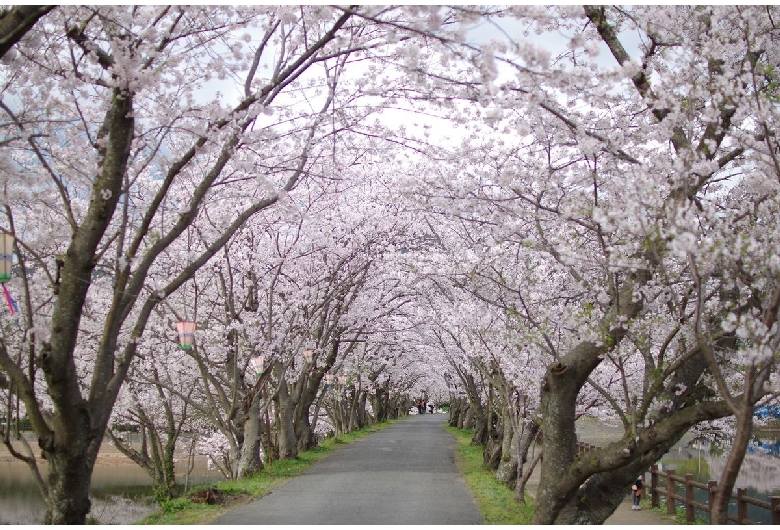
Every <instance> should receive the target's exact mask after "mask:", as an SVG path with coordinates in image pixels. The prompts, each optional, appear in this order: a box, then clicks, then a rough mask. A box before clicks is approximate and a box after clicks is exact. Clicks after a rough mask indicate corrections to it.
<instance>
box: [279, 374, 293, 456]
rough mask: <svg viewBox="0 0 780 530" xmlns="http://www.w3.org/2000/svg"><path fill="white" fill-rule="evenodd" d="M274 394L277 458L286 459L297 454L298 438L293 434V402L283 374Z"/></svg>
mask: <svg viewBox="0 0 780 530" xmlns="http://www.w3.org/2000/svg"><path fill="white" fill-rule="evenodd" d="M281 377H282V380H281V383H280V384H279V391H278V392H277V394H276V398H275V399H276V403H277V425H276V433H277V436H278V444H277V448H278V450H279V458H280V459H282V460H286V459H289V458H295V457H296V456H298V438H297V436H296V435H295V405H296V404H295V403H294V402H293V398H292V397H291V396H290V394H289V391H288V387H287V382H286V381H284V379H283V378H284V374H282V376H281Z"/></svg>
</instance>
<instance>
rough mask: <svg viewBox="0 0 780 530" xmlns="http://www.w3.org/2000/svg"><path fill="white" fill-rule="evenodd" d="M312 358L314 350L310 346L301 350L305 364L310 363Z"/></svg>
mask: <svg viewBox="0 0 780 530" xmlns="http://www.w3.org/2000/svg"><path fill="white" fill-rule="evenodd" d="M313 358H314V350H312V349H311V348H306V349H305V350H303V359H304V360H305V361H306V364H311V361H312V359H313Z"/></svg>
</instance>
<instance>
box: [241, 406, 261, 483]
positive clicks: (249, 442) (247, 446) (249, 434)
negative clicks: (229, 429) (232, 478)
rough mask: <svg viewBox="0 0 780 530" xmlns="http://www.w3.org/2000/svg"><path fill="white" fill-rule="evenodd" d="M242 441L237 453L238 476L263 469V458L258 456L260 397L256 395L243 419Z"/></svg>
mask: <svg viewBox="0 0 780 530" xmlns="http://www.w3.org/2000/svg"><path fill="white" fill-rule="evenodd" d="M243 427H244V442H243V443H242V444H241V449H240V451H239V454H238V462H237V463H236V475H237V477H238V478H244V477H249V476H252V475H254V474H255V473H257V472H258V471H260V470H262V469H263V460H262V458H260V442H261V438H262V436H263V431H262V422H261V421H260V399H259V398H258V396H255V398H254V399H253V400H252V403H251V404H250V406H249V410H247V412H246V418H245V420H244V425H243Z"/></svg>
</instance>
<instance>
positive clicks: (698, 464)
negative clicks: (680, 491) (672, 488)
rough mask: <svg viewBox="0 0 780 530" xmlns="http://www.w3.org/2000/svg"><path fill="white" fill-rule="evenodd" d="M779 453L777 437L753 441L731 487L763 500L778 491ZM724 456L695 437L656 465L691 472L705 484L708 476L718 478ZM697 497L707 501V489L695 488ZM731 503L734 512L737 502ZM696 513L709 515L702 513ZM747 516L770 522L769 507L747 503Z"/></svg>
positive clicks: (694, 478) (779, 473)
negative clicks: (764, 507) (742, 489)
mask: <svg viewBox="0 0 780 530" xmlns="http://www.w3.org/2000/svg"><path fill="white" fill-rule="evenodd" d="M779 455H780V441H778V440H774V439H770V440H757V441H755V442H754V443H753V444H751V447H750V449H749V450H748V452H747V453H746V454H745V459H744V461H743V462H742V467H741V469H740V471H739V475H738V476H737V481H736V484H735V485H734V487H735V488H744V489H746V490H747V495H748V496H749V497H753V498H756V499H763V500H766V501H769V498H770V497H771V496H776V495H780V456H779ZM726 457H727V454H725V453H724V452H723V451H722V450H720V449H718V448H717V447H715V446H713V445H712V444H710V443H709V442H707V441H704V440H694V441H693V442H691V443H689V444H688V445H684V446H680V447H678V448H676V449H674V450H672V451H670V452H669V453H667V454H666V455H665V456H664V457H663V458H662V459H661V461H660V462H659V467H660V468H661V469H662V470H668V469H674V474H675V475H677V476H680V477H682V476H685V474H687V473H690V474H692V475H693V480H694V481H696V482H700V483H704V484H706V483H707V482H708V481H710V480H716V481H717V480H719V479H720V476H721V474H722V472H723V469H724V468H725V466H726ZM696 499H697V500H698V501H699V502H702V503H705V504H706V502H707V495H706V492H705V491H704V490H696ZM732 504H733V505H732V508H733V513H735V514H736V503H732ZM730 511H731V510H730ZM699 515H700V516H702V517H705V518H707V517H708V516H707V515H706V514H704V513H700V514H699ZM748 517H749V518H750V519H751V520H752V521H754V522H760V523H765V524H771V522H772V521H771V517H770V514H769V511H768V510H763V509H760V508H757V507H752V506H751V507H749V509H748Z"/></svg>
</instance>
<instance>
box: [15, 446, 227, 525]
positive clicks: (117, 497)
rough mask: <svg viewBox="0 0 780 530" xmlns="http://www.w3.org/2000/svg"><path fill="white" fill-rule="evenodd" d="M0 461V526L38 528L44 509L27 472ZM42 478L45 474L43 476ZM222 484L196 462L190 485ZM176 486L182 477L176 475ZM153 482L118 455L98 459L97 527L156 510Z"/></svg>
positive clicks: (94, 493) (203, 464) (18, 464)
mask: <svg viewBox="0 0 780 530" xmlns="http://www.w3.org/2000/svg"><path fill="white" fill-rule="evenodd" d="M3 460H4V461H0V524H14V525H21V524H41V523H43V515H44V511H45V510H46V505H45V503H44V502H43V498H42V497H41V494H40V492H39V491H38V488H37V487H36V486H35V484H34V482H33V479H32V474H31V473H30V470H29V468H28V467H27V466H26V465H25V464H23V463H21V462H17V461H5V460H8V459H3ZM177 473H178V472H177ZM44 478H45V474H44ZM218 480H221V475H219V473H217V472H215V471H213V470H209V469H208V468H207V466H206V461H205V459H200V460H196V463H195V468H194V469H193V471H192V473H191V474H190V478H189V484H190V485H194V484H202V483H205V482H213V481H218ZM177 481H178V483H179V484H183V483H184V474H183V473H182V474H181V475H179V474H177ZM151 485H152V480H151V478H150V477H149V476H148V475H147V474H146V473H145V472H144V471H143V470H142V469H141V468H140V467H139V466H138V465H137V464H135V463H133V462H131V461H130V460H127V459H124V458H123V457H121V456H120V455H113V456H112V457H110V458H108V459H99V460H98V463H97V464H96V465H95V471H94V473H93V474H92V488H91V492H92V510H91V512H90V517H94V518H95V519H96V520H97V522H99V523H100V524H132V523H134V522H136V521H139V520H140V519H143V518H144V517H146V516H147V515H149V514H150V513H152V512H154V511H155V510H156V509H157V506H156V504H155V503H154V501H153V500H151V498H150V496H149V495H150V491H151Z"/></svg>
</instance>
